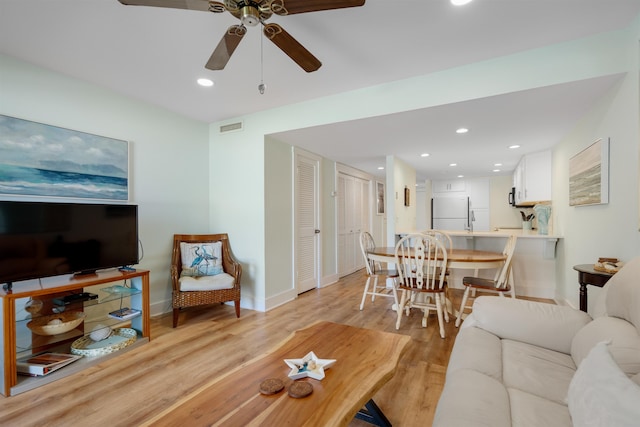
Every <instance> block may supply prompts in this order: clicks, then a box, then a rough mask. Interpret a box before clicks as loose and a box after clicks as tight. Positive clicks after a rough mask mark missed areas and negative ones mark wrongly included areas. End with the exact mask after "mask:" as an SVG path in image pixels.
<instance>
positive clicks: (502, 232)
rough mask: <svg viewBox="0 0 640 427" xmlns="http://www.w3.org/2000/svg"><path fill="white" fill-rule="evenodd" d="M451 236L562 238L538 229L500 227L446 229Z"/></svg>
mask: <svg viewBox="0 0 640 427" xmlns="http://www.w3.org/2000/svg"><path fill="white" fill-rule="evenodd" d="M446 233H447V234H449V235H450V236H452V237H453V236H461V237H508V236H511V235H516V236H518V238H526V239H556V240H557V239H561V238H562V237H561V236H556V235H554V234H538V230H523V229H522V228H498V229H497V230H494V231H474V232H469V231H446Z"/></svg>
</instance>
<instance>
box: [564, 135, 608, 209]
mask: <svg viewBox="0 0 640 427" xmlns="http://www.w3.org/2000/svg"><path fill="white" fill-rule="evenodd" d="M605 203H609V140H608V139H603V138H601V139H598V140H597V141H596V142H594V143H593V144H591V145H590V146H588V147H587V148H585V149H584V150H582V151H581V152H579V153H578V154H576V155H575V156H573V157H572V158H571V159H570V160H569V205H570V206H585V205H597V204H605Z"/></svg>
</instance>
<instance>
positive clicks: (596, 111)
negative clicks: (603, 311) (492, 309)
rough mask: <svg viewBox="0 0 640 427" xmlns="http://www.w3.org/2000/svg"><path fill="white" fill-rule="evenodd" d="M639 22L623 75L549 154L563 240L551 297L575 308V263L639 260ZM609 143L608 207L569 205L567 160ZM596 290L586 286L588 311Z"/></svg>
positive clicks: (627, 45) (628, 42) (623, 47)
mask: <svg viewBox="0 0 640 427" xmlns="http://www.w3.org/2000/svg"><path fill="white" fill-rule="evenodd" d="M639 39H640V21H638V20H636V22H635V24H634V26H633V27H632V28H630V29H629V30H628V36H627V37H626V39H625V40H624V42H623V43H621V44H620V45H619V46H618V48H619V49H620V51H621V52H622V53H623V55H622V57H623V58H625V61H624V62H623V64H624V66H625V67H626V69H627V71H628V73H627V75H626V76H625V78H624V79H623V80H622V81H621V82H620V83H619V84H618V85H617V86H616V87H614V88H613V89H611V91H610V92H609V93H608V94H607V96H606V97H605V98H604V99H602V100H601V102H600V103H598V105H596V106H595V107H594V108H593V109H592V111H591V112H590V113H589V114H587V116H585V117H584V118H583V119H582V121H581V123H580V124H579V125H578V126H577V127H576V128H575V129H574V130H573V131H572V132H571V133H570V134H569V135H567V137H566V138H565V139H564V140H563V141H562V142H561V143H560V144H559V145H558V147H557V148H556V149H555V150H554V153H553V177H554V186H553V212H552V216H553V220H554V222H555V225H556V231H557V232H558V233H559V234H560V235H562V236H564V239H562V240H561V241H560V243H559V245H558V259H559V260H560V262H559V263H558V272H557V275H558V277H559V278H560V280H559V282H560V286H559V287H558V289H557V298H558V299H560V300H563V301H566V302H567V303H569V304H571V305H573V306H575V307H577V306H578V305H579V303H578V301H579V298H578V283H577V273H576V272H575V271H574V270H573V268H572V267H573V266H574V265H576V264H589V263H593V262H595V261H597V259H598V257H616V258H619V259H621V260H625V261H626V260H629V259H631V258H633V257H636V256H638V255H640V234H639V233H638V226H639V224H638V209H639V205H638V203H639V200H638V181H639V180H638V158H639V156H638V144H639V142H640V132H639V130H638V129H639V126H640V109H639V102H638V98H639V94H640V88H639V71H640V68H639V66H638V63H639V52H638V41H639ZM601 137H603V138H610V175H609V203H608V204H606V205H598V206H581V207H575V206H574V207H570V206H569V169H568V165H569V159H570V158H571V157H572V156H574V155H575V154H577V153H578V152H579V151H581V150H583V149H584V148H586V147H587V146H589V145H590V144H591V143H593V142H594V141H595V140H596V139H598V138H601ZM599 292H600V289H599V288H597V287H593V286H589V287H588V293H589V306H590V307H593V303H594V301H595V299H596V297H597V295H598V294H599Z"/></svg>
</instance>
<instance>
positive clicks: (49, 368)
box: [17, 352, 82, 377]
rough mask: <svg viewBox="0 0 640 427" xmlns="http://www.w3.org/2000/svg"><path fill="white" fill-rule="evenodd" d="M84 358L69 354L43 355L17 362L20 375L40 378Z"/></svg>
mask: <svg viewBox="0 0 640 427" xmlns="http://www.w3.org/2000/svg"><path fill="white" fill-rule="evenodd" d="M81 357H82V356H79V355H75V354H67V353H51V352H48V353H41V354H36V355H31V356H28V357H24V358H22V359H18V360H17V367H18V373H19V374H22V375H30V376H32V377H39V376H42V375H47V374H50V373H52V372H54V371H57V370H58V369H60V368H62V367H64V366H67V365H68V364H70V363H72V362H75V361H76V360H78V359H80V358H81Z"/></svg>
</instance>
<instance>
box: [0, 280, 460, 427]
mask: <svg viewBox="0 0 640 427" xmlns="http://www.w3.org/2000/svg"><path fill="white" fill-rule="evenodd" d="M364 281H365V276H364V274H363V271H360V272H357V273H354V274H352V275H350V276H347V277H345V278H343V279H342V280H340V281H339V282H338V283H336V284H334V285H331V286H329V287H326V288H324V289H319V290H312V291H309V292H306V293H304V294H302V295H300V296H299V297H298V298H297V299H296V300H295V301H292V302H290V303H287V304H285V305H283V306H281V307H278V308H276V309H274V310H271V311H269V312H267V313H261V312H256V311H251V310H242V312H241V317H240V319H237V318H236V316H235V312H234V308H233V306H228V305H214V306H209V307H206V308H196V309H190V310H187V311H185V312H184V313H182V314H181V317H180V326H179V327H178V328H177V329H173V328H172V327H171V316H170V315H167V316H163V317H159V318H155V319H153V320H152V326H151V342H150V343H148V344H146V345H143V346H141V347H140V348H137V349H134V350H132V351H129V352H127V353H126V354H122V355H121V356H120V357H115V358H113V359H110V360H107V361H105V362H103V363H101V364H99V365H96V366H94V367H92V368H89V369H87V370H85V371H83V372H80V373H78V374H75V375H72V376H70V377H67V378H65V379H62V380H59V381H56V382H54V383H51V384H48V385H45V386H43V387H41V388H39V389H36V390H32V391H29V392H26V393H23V394H20V395H17V396H13V397H10V398H2V397H0V425H5V426H21V427H22V426H48V425H50V426H76V425H83V426H86V425H91V426H109V427H115V426H135V425H138V424H140V423H142V422H143V421H144V420H146V419H149V418H151V417H152V416H153V415H154V414H155V413H156V412H157V411H159V410H161V409H164V408H166V407H167V406H168V405H170V404H171V403H173V402H174V401H176V400H177V399H179V398H180V397H182V396H184V395H185V394H187V393H190V392H192V391H194V390H196V389H198V388H199V387H200V386H202V385H203V384H204V383H205V382H206V381H207V380H208V379H210V378H211V377H212V376H216V375H220V374H221V373H223V372H225V371H227V370H228V369H231V368H233V367H235V366H236V365H238V364H240V363H243V362H246V361H248V360H250V359H252V358H253V357H255V356H257V355H259V354H261V353H263V352H265V351H267V350H269V349H270V348H271V347H273V346H276V345H277V344H279V343H280V342H281V341H282V340H284V339H286V338H287V337H288V336H289V334H291V333H292V332H293V331H295V330H296V329H299V328H302V327H304V326H307V325H309V324H310V323H313V322H315V321H317V320H328V321H332V322H338V323H344V324H348V325H353V326H358V327H363V328H371V329H378V330H383V331H388V332H393V333H399V334H405V335H409V336H411V337H412V341H411V343H410V344H409V346H408V349H407V351H406V352H405V353H404V355H403V357H402V358H401V360H400V362H399V364H398V369H397V371H396V374H395V376H394V377H393V379H391V381H389V382H388V383H387V384H386V385H385V386H384V387H383V388H382V389H381V390H380V391H379V392H378V393H377V394H376V395H375V396H374V400H375V402H376V403H377V404H378V406H379V407H380V408H381V409H382V410H383V412H384V413H385V415H386V416H387V417H388V418H389V420H390V421H391V422H392V424H393V425H396V426H429V425H431V422H432V419H433V414H434V411H435V407H436V404H437V402H438V398H439V397H440V393H441V390H442V386H443V384H444V377H445V371H446V366H447V361H448V359H449V354H450V352H451V348H452V345H453V342H454V339H455V335H456V333H457V329H456V328H455V326H454V320H455V319H451V320H450V321H449V323H448V324H447V325H446V326H445V330H446V334H447V337H446V338H445V339H441V338H440V336H439V334H438V327H437V325H438V321H437V318H436V317H435V315H432V316H430V318H429V325H428V327H427V328H426V329H425V328H422V326H421V317H422V313H421V312H419V311H417V310H414V311H413V312H412V313H411V315H410V316H409V317H405V318H403V322H402V325H401V327H400V330H399V331H396V329H395V322H396V313H395V312H394V311H392V310H391V304H392V301H391V299H388V298H386V299H385V298H379V297H378V298H376V300H375V302H374V303H371V301H370V300H368V301H367V303H366V305H365V308H364V310H363V311H360V310H359V304H360V299H361V296H362V290H363V286H364ZM451 296H452V299H453V302H454V305H456V306H457V304H459V301H460V296H461V293H460V292H456V291H451ZM371 345H372V347H375V343H371ZM364 425H368V424H366V423H364V422H362V421H359V420H354V421H353V422H352V423H351V426H364Z"/></svg>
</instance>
